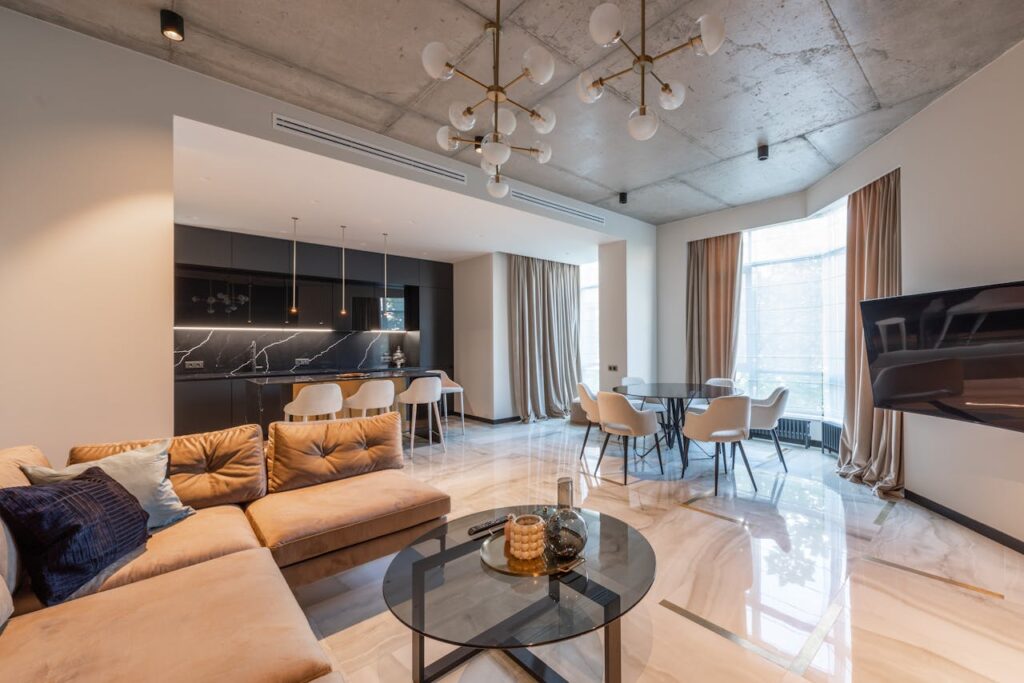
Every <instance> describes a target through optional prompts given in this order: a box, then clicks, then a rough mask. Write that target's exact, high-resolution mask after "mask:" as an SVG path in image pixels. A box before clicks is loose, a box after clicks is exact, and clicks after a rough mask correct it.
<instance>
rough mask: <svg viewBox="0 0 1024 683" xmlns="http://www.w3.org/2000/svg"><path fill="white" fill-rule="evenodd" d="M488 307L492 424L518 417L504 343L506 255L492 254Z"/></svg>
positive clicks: (505, 322)
mask: <svg viewBox="0 0 1024 683" xmlns="http://www.w3.org/2000/svg"><path fill="white" fill-rule="evenodd" d="M492 256H493V260H492V278H491V306H492V309H493V310H494V345H493V347H492V354H491V358H492V372H493V376H494V398H493V405H494V413H493V415H492V416H491V419H493V420H505V419H508V418H511V417H518V415H517V414H516V409H515V406H514V405H513V403H512V366H511V365H510V364H509V363H510V360H511V359H510V358H509V341H508V254H493V255H492Z"/></svg>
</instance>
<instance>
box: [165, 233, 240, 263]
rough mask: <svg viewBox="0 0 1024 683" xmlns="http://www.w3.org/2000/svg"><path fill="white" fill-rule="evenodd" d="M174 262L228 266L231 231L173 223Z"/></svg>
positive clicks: (229, 261)
mask: <svg viewBox="0 0 1024 683" xmlns="http://www.w3.org/2000/svg"><path fill="white" fill-rule="evenodd" d="M174 262H175V263H187V264H189V265H192V266H210V267H213V268H230V267H231V233H230V232H224V231H223V230H209V229H207V228H196V227H193V226H191V225H175V226H174Z"/></svg>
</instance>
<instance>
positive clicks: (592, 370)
mask: <svg viewBox="0 0 1024 683" xmlns="http://www.w3.org/2000/svg"><path fill="white" fill-rule="evenodd" d="M597 272H598V271H597V262H596V261H595V262H594V263H585V264H583V265H582V266H580V365H581V366H582V368H583V374H582V376H581V381H582V382H583V383H584V384H586V385H587V386H588V387H590V388H591V389H592V390H594V391H595V392H596V391H597V390H598V389H599V388H600V386H601V358H600V355H599V353H598V343H597V340H598V337H599V335H600V331H599V329H598V326H597V321H598V318H597V316H598V312H597V311H598V308H597V306H598V301H597V292H598V286H597V285H598V279H597Z"/></svg>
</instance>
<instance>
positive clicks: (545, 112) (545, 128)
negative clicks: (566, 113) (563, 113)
mask: <svg viewBox="0 0 1024 683" xmlns="http://www.w3.org/2000/svg"><path fill="white" fill-rule="evenodd" d="M534 111H536V112H537V115H536V116H534V115H532V114H531V115H530V124H531V125H532V126H533V129H534V130H535V131H537V132H538V133H540V134H541V135H547V134H548V133H550V132H551V131H553V130H554V129H555V121H556V117H555V110H554V109H552V108H551V107H537V108H536V109H535V110H534Z"/></svg>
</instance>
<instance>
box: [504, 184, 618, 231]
mask: <svg viewBox="0 0 1024 683" xmlns="http://www.w3.org/2000/svg"><path fill="white" fill-rule="evenodd" d="M510 194H511V195H512V197H513V198H514V199H518V200H519V201H521V202H526V203H528V204H533V205H534V206H541V207H543V208H545V209H550V210H551V211H557V212H559V213H563V214H565V215H567V216H573V217H574V218H582V219H583V220H585V221H590V222H591V223H597V224H599V225H604V216H600V215H598V214H596V213H590V212H588V211H583V210H581V209H574V208H573V207H571V206H567V205H565V204H559V203H558V202H553V201H551V200H550V199H544V198H543V197H538V196H537V195H535V194H527V193H525V192H520V191H519V190H512V192H511V193H510Z"/></svg>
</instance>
